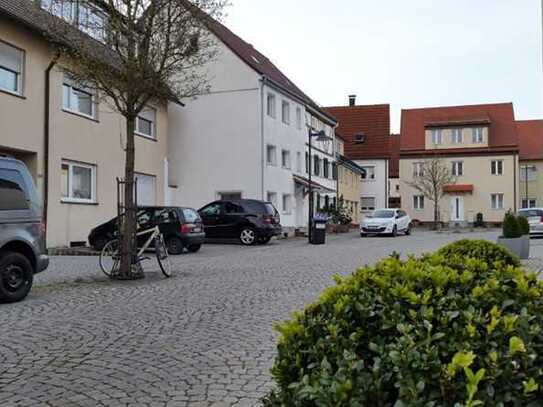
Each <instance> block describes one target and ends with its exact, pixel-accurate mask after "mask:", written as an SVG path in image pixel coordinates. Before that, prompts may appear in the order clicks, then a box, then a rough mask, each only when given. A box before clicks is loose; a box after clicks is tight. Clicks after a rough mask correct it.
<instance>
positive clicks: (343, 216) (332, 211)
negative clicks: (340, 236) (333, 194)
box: [328, 196, 353, 233]
mask: <svg viewBox="0 0 543 407" xmlns="http://www.w3.org/2000/svg"><path fill="white" fill-rule="evenodd" d="M328 215H330V223H331V228H332V229H333V232H336V233H340V232H348V231H349V225H350V224H351V222H352V221H353V219H352V218H351V216H350V214H349V210H348V209H347V206H346V205H345V200H344V199H343V196H341V197H340V198H339V199H338V201H337V205H336V206H335V207H332V208H329V209H328Z"/></svg>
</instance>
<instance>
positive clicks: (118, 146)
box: [0, 0, 168, 247]
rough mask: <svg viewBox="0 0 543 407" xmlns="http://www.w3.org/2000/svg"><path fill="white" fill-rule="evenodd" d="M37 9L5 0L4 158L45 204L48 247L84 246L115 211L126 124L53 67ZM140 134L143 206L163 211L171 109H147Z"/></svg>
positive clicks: (0, 83) (0, 78) (0, 130)
mask: <svg viewBox="0 0 543 407" xmlns="http://www.w3.org/2000/svg"><path fill="white" fill-rule="evenodd" d="M45 3H47V2H45ZM37 4H38V3H35V2H32V1H29V0H28V1H17V2H12V1H10V0H0V154H3V155H9V156H13V157H15V158H18V159H20V160H22V161H23V162H25V163H26V165H27V166H28V167H29V169H30V172H31V174H32V176H33V178H34V180H35V182H36V184H37V186H38V189H39V192H40V194H41V197H42V199H43V202H44V209H45V213H44V215H45V216H46V219H47V245H48V247H58V246H69V245H78V244H82V243H84V242H86V240H87V236H88V233H89V231H90V229H91V228H93V227H94V226H96V225H97V224H99V223H101V222H104V221H107V220H109V219H110V218H112V217H113V216H115V215H116V213H117V206H116V205H117V186H116V177H122V176H123V174H124V150H123V146H124V144H125V137H126V136H125V130H124V128H125V121H124V118H123V117H122V116H121V115H120V114H118V113H117V112H115V110H114V109H113V108H112V107H111V106H110V105H109V104H108V103H107V101H105V100H103V99H101V98H100V97H99V95H95V94H93V93H92V91H90V90H88V89H81V88H78V87H77V86H76V85H75V84H73V83H71V82H70V79H69V78H68V77H67V76H66V75H65V73H64V71H63V64H62V61H59V62H58V63H56V64H52V61H53V59H54V56H53V51H52V48H51V46H50V45H49V43H48V42H47V41H46V40H45V39H44V37H43V36H42V35H41V33H42V32H43V29H44V27H43V21H44V20H43V19H44V18H50V17H51V16H50V15H49V14H48V12H47V11H44V10H41V9H40V8H39V6H38V5H37ZM71 22H74V21H71ZM74 23H76V22H74ZM98 39H99V38H98ZM89 41H96V46H102V44H101V43H100V42H98V41H97V40H95V39H93V38H91V37H90V36H89ZM137 129H138V132H137V133H136V134H137V135H138V137H136V171H137V173H138V196H139V203H140V204H147V205H155V204H156V205H160V204H163V203H164V199H165V192H166V191H165V185H166V184H165V179H166V174H165V173H166V172H167V160H166V157H167V134H168V128H167V105H166V104H163V103H156V104H152V105H149V106H148V107H147V109H146V110H145V111H144V112H142V114H141V115H140V117H139V118H138V121H137Z"/></svg>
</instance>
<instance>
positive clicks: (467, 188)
mask: <svg viewBox="0 0 543 407" xmlns="http://www.w3.org/2000/svg"><path fill="white" fill-rule="evenodd" d="M443 192H447V193H455V192H473V185H472V184H455V185H445V186H444V187H443Z"/></svg>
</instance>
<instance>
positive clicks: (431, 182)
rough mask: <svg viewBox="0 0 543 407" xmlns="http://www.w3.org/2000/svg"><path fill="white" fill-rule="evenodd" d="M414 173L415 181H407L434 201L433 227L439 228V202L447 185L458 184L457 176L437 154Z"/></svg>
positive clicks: (421, 163)
mask: <svg viewBox="0 0 543 407" xmlns="http://www.w3.org/2000/svg"><path fill="white" fill-rule="evenodd" d="M413 175H414V177H413V181H411V182H407V184H408V185H409V186H410V187H412V188H414V189H416V190H417V191H418V192H420V193H421V194H422V195H423V196H424V197H425V198H428V200H430V201H432V202H433V204H434V225H433V228H434V229H437V227H438V226H437V225H438V223H439V213H440V207H439V202H440V201H441V198H443V195H444V194H445V191H444V188H445V187H446V186H447V185H453V184H456V176H454V175H453V173H452V170H451V168H450V167H449V166H447V164H446V162H445V161H444V160H443V159H442V158H441V157H439V156H437V155H436V156H434V157H432V158H430V159H427V160H425V161H421V162H420V163H419V167H418V168H416V169H415V173H414V174H413Z"/></svg>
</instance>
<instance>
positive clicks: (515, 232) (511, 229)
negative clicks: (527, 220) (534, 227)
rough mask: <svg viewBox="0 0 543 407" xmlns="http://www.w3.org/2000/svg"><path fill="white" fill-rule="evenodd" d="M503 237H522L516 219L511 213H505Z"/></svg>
mask: <svg viewBox="0 0 543 407" xmlns="http://www.w3.org/2000/svg"><path fill="white" fill-rule="evenodd" d="M502 228H503V237H505V238H506V239H515V238H518V237H521V236H522V233H521V230H520V226H519V223H518V219H517V217H516V216H515V215H513V214H512V213H511V212H507V213H506V214H505V217H504V218H503V227H502Z"/></svg>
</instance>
